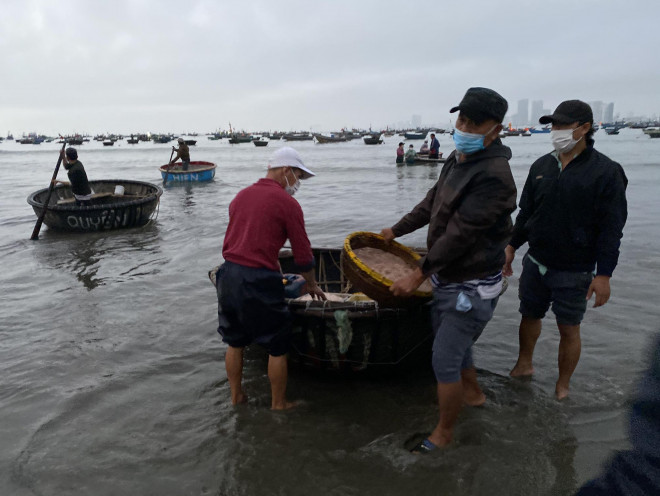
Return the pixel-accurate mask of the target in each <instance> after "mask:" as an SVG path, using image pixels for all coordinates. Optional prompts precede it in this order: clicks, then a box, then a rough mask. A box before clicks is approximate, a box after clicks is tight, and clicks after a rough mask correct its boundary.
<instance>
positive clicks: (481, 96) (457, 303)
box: [381, 88, 516, 453]
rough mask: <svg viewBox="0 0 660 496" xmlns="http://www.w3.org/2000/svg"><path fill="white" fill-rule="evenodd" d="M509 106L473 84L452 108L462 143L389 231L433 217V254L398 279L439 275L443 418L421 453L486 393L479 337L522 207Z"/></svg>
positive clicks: (441, 440)
mask: <svg viewBox="0 0 660 496" xmlns="http://www.w3.org/2000/svg"><path fill="white" fill-rule="evenodd" d="M507 108H508V104H507V101H506V100H505V99H504V98H503V97H502V96H501V95H499V94H498V93H496V92H495V91H493V90H491V89H488V88H470V89H469V90H468V91H467V93H466V94H465V96H464V97H463V100H462V101H461V103H460V104H459V105H458V106H456V107H454V108H452V109H451V110H450V112H456V111H460V113H459V115H458V119H457V120H456V127H455V130H454V135H453V137H454V144H455V146H456V151H454V152H452V154H451V155H450V156H449V157H448V158H447V161H446V163H445V165H444V167H443V168H442V172H441V173H440V177H439V178H438V182H437V183H436V184H435V186H434V187H433V188H431V190H430V191H429V192H428V193H427V195H426V198H424V200H422V201H421V202H420V203H419V204H418V205H417V206H416V207H415V208H414V209H413V210H412V211H411V212H410V213H409V214H407V215H405V216H404V217H403V218H402V219H401V220H400V221H399V222H397V223H396V224H395V225H394V226H392V227H391V228H386V229H383V231H382V233H381V234H382V235H383V236H384V237H385V239H386V240H392V239H394V238H395V237H399V236H403V235H405V234H408V233H411V232H413V231H415V230H417V229H419V228H421V227H424V226H426V225H428V237H427V247H428V253H427V255H426V256H425V257H423V258H422V259H421V263H420V265H419V267H418V268H417V269H416V271H415V272H414V273H413V274H412V275H410V276H408V277H405V278H403V279H400V280H398V281H395V282H394V284H393V285H392V287H391V291H392V292H393V293H394V294H395V295H408V294H410V293H412V292H413V291H414V290H415V289H417V288H418V287H419V285H420V284H421V283H422V282H424V280H426V278H428V277H431V281H432V283H433V309H432V312H433V315H432V316H433V329H434V332H435V339H434V342H433V360H432V364H433V371H434V372H435V376H436V379H437V381H438V402H439V406H440V420H439V422H438V424H437V426H436V427H435V429H434V431H433V432H432V433H431V434H430V435H429V437H428V438H427V439H424V440H423V441H422V442H420V443H419V444H418V445H417V446H416V447H415V448H414V449H413V450H412V451H413V452H415V453H427V452H429V451H432V450H434V449H436V448H438V447H442V446H446V445H448V444H449V443H451V441H452V436H453V430H454V424H455V423H456V420H457V418H458V415H459V413H460V411H461V409H462V407H463V404H464V403H465V404H468V405H473V406H478V405H482V404H483V403H484V402H485V401H486V397H485V396H484V394H483V392H482V391H481V389H480V387H479V384H478V383H477V373H476V370H475V368H474V364H473V362H472V345H473V344H474V342H475V341H476V340H477V339H478V338H479V336H480V335H481V333H482V331H483V329H484V328H485V327H486V324H487V323H488V321H489V320H490V319H491V317H492V316H493V311H494V309H495V306H496V305H497V300H498V296H499V294H500V292H501V290H502V272H501V269H502V265H503V262H504V260H505V256H504V248H505V247H506V246H507V244H508V242H509V238H510V236H511V231H512V227H513V225H512V222H511V213H512V212H513V211H514V210H515V208H516V185H515V182H514V180H513V176H512V175H511V169H510V167H509V159H510V158H511V150H510V149H509V148H508V147H506V146H504V145H502V142H501V141H500V139H499V138H498V134H499V132H500V131H501V129H502V124H501V123H502V120H503V119H504V116H505V114H506V111H507Z"/></svg>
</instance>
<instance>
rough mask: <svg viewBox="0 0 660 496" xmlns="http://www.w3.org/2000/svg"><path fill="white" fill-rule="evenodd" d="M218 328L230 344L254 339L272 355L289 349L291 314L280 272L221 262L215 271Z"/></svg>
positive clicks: (236, 346)
mask: <svg viewBox="0 0 660 496" xmlns="http://www.w3.org/2000/svg"><path fill="white" fill-rule="evenodd" d="M216 288H217V292H218V332H219V333H220V335H221V336H222V341H223V342H225V343H227V344H228V345H229V346H232V347H234V348H242V347H244V346H247V345H249V344H251V343H253V342H254V343H257V344H260V345H262V346H263V347H265V348H266V350H267V351H268V353H269V354H270V355H273V356H280V355H284V354H286V353H287V351H289V345H290V341H291V315H290V313H289V308H288V306H287V304H286V301H285V300H284V284H283V283H282V274H280V273H279V272H275V271H272V270H269V269H259V268H252V267H245V266H243V265H239V264H235V263H232V262H225V263H224V264H222V265H221V266H220V268H219V269H218V272H217V273H216Z"/></svg>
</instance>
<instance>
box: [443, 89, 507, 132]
mask: <svg viewBox="0 0 660 496" xmlns="http://www.w3.org/2000/svg"><path fill="white" fill-rule="evenodd" d="M508 109H509V104H508V103H507V101H506V100H505V99H504V97H503V96H502V95H500V94H499V93H498V92H496V91H493V90H491V89H490V88H480V87H475V88H470V89H468V90H467V91H466V92H465V96H464V97H463V99H462V100H461V103H459V104H458V105H457V106H456V107H453V108H452V109H451V110H450V111H449V112H450V113H452V114H453V113H454V112H456V111H458V110H460V111H461V112H462V113H464V114H465V115H466V116H467V117H469V118H470V119H472V120H473V121H474V122H476V123H481V122H483V121H485V120H488V119H495V120H496V121H497V122H502V121H503V120H504V116H505V115H506V111H507V110H508Z"/></svg>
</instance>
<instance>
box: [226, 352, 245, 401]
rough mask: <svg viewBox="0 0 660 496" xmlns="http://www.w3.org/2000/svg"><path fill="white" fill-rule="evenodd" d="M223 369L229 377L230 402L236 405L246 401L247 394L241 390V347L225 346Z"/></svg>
mask: <svg viewBox="0 0 660 496" xmlns="http://www.w3.org/2000/svg"><path fill="white" fill-rule="evenodd" d="M225 369H226V370H227V378H228V379H229V389H231V404H232V405H238V404H239V403H246V402H247V396H246V394H245V393H244V392H243V385H242V380H243V348H234V347H232V346H230V347H229V348H227V353H226V354H225Z"/></svg>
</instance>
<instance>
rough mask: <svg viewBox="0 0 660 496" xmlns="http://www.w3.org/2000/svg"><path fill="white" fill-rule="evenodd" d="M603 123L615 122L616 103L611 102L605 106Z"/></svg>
mask: <svg viewBox="0 0 660 496" xmlns="http://www.w3.org/2000/svg"><path fill="white" fill-rule="evenodd" d="M594 121H595V117H594ZM603 122H614V102H610V103H608V104H607V105H605V110H604V111H603Z"/></svg>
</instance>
